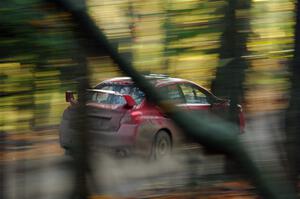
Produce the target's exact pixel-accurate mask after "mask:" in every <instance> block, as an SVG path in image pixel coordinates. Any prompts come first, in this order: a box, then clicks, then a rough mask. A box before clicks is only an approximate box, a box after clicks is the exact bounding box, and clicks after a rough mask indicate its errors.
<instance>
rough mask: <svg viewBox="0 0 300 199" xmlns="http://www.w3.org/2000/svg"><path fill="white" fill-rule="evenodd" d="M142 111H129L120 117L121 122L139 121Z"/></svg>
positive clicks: (131, 122) (133, 122)
mask: <svg viewBox="0 0 300 199" xmlns="http://www.w3.org/2000/svg"><path fill="white" fill-rule="evenodd" d="M142 115H143V113H142V112H141V111H130V112H128V113H126V114H125V116H124V117H123V118H122V120H121V123H122V124H137V123H139V122H140V121H141V119H142V118H141V117H142Z"/></svg>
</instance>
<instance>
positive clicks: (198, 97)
mask: <svg viewBox="0 0 300 199" xmlns="http://www.w3.org/2000/svg"><path fill="white" fill-rule="evenodd" d="M180 88H181V90H182V92H183V94H184V97H185V101H186V103H188V104H209V100H208V97H207V95H206V94H205V93H203V92H202V91H201V90H200V89H199V88H197V87H196V86H194V85H191V84H182V85H180Z"/></svg>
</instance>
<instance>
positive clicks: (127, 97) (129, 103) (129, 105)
mask: <svg viewBox="0 0 300 199" xmlns="http://www.w3.org/2000/svg"><path fill="white" fill-rule="evenodd" d="M123 97H124V99H125V101H126V104H125V105H124V106H125V107H126V108H129V109H130V108H132V107H134V106H135V105H136V102H135V100H134V99H133V98H132V97H131V96H130V95H123Z"/></svg>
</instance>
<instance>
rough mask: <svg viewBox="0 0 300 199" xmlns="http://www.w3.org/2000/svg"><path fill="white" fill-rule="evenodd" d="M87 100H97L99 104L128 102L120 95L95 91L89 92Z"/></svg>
mask: <svg viewBox="0 0 300 199" xmlns="http://www.w3.org/2000/svg"><path fill="white" fill-rule="evenodd" d="M87 100H88V101H89V102H96V103H99V104H119V105H123V104H126V101H125V100H124V98H123V97H122V96H120V95H114V94H109V93H101V92H94V91H88V92H87Z"/></svg>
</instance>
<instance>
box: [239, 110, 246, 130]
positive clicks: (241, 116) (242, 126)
mask: <svg viewBox="0 0 300 199" xmlns="http://www.w3.org/2000/svg"><path fill="white" fill-rule="evenodd" d="M238 111H239V118H238V119H239V127H240V132H241V133H243V132H244V131H245V126H246V124H245V123H246V122H245V116H244V112H243V109H242V106H241V105H238Z"/></svg>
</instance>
